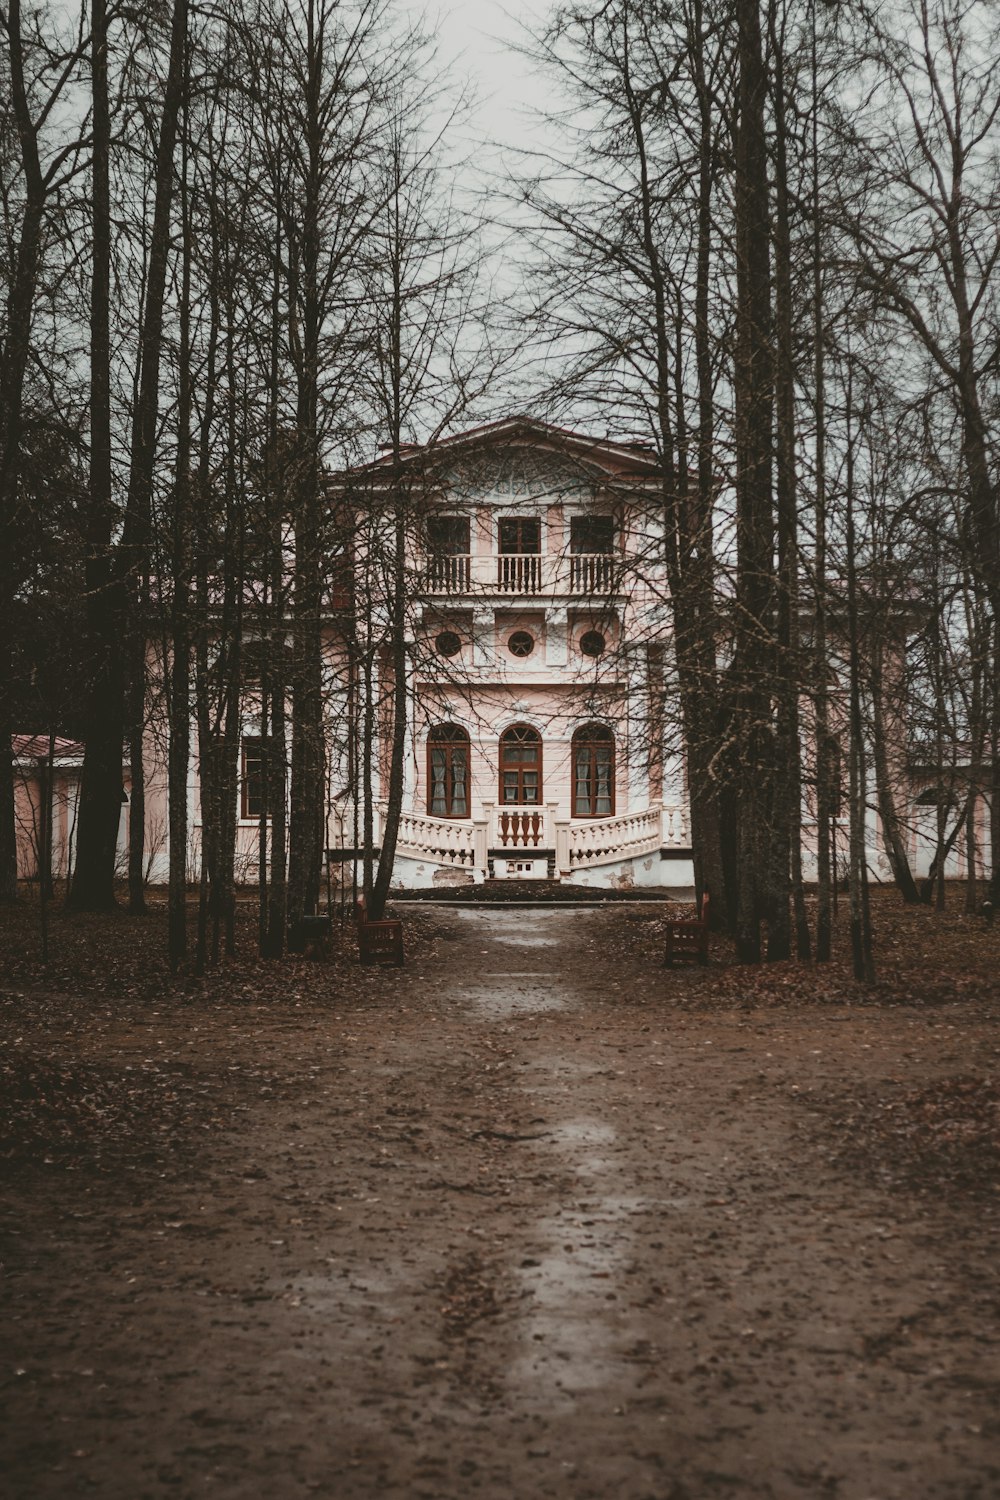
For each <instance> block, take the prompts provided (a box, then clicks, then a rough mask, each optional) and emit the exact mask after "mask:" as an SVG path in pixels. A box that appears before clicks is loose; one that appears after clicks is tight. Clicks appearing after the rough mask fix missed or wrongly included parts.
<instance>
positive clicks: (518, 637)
mask: <svg viewBox="0 0 1000 1500" xmlns="http://www.w3.org/2000/svg"><path fill="white" fill-rule="evenodd" d="M507 645H508V647H509V649H510V654H511V656H530V655H531V653H532V651H534V649H535V637H534V636H533V635H529V634H528V632H527V631H526V630H515V631H514V634H513V635H512V636H511V637H510V639H509V640H508V642H507Z"/></svg>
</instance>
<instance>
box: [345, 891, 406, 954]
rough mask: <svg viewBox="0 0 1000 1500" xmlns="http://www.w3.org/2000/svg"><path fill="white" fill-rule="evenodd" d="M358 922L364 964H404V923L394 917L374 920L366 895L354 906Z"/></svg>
mask: <svg viewBox="0 0 1000 1500" xmlns="http://www.w3.org/2000/svg"><path fill="white" fill-rule="evenodd" d="M354 915H355V919H356V921H357V924H358V956H359V958H360V959H361V962H362V963H363V964H402V963H403V962H404V959H403V924H402V922H398V921H395V920H393V919H392V918H384V919H383V920H382V921H381V922H373V921H371V919H370V918H369V916H368V910H367V907H366V905H365V898H364V896H359V897H358V899H357V903H356V905H355V908H354Z"/></svg>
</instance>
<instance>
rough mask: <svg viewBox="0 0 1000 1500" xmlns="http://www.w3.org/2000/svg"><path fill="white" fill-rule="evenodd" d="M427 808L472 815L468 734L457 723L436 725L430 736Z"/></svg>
mask: <svg viewBox="0 0 1000 1500" xmlns="http://www.w3.org/2000/svg"><path fill="white" fill-rule="evenodd" d="M427 811H428V812H429V813H431V814H433V816H434V817H435V818H467V817H468V816H469V736H468V735H467V734H466V732H465V730H464V729H460V728H459V726H458V725H457V724H435V725H434V728H433V729H432V730H431V732H430V734H429V735H428V736H427Z"/></svg>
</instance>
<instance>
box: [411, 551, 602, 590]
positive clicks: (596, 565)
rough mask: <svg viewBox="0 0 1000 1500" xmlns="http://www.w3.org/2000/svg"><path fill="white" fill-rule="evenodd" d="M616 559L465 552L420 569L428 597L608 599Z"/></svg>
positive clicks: (445, 556)
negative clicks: (596, 596)
mask: <svg viewBox="0 0 1000 1500" xmlns="http://www.w3.org/2000/svg"><path fill="white" fill-rule="evenodd" d="M620 570H621V558H620V557H619V556H617V555H616V554H615V553H611V552H589V553H571V554H568V555H565V556H562V555H557V554H550V553H544V552H500V553H482V554H479V553H477V554H472V553H468V552H463V553H454V554H443V553H442V554H440V555H439V556H435V557H429V558H427V560H426V562H425V563H424V569H423V580H422V582H423V588H424V589H426V591H427V592H428V593H430V594H469V593H476V594H566V593H572V594H607V593H610V592H613V591H614V589H615V588H616V587H617V584H618V579H619V576H620Z"/></svg>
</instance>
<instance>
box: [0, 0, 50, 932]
mask: <svg viewBox="0 0 1000 1500" xmlns="http://www.w3.org/2000/svg"><path fill="white" fill-rule="evenodd" d="M7 34H8V38H9V51H8V56H9V64H10V85H11V102H12V104H13V108H14V119H15V122H16V124H17V135H18V141H19V144H20V153H21V158H20V159H21V171H22V173H23V175H24V208H23V212H22V217H21V233H20V238H19V240H18V245H17V259H16V263H15V266H14V275H13V276H12V278H11V281H10V284H9V286H8V289H7V307H6V330H5V332H6V336H5V338H4V342H3V358H2V359H0V538H2V539H3V541H2V545H0V902H11V901H16V899H17V836H16V831H15V823H14V766H13V760H12V746H11V741H12V736H13V733H14V730H15V725H14V723H13V722H12V719H11V702H12V696H13V687H14V658H13V650H12V634H13V624H14V597H15V590H16V577H15V545H16V542H17V539H18V534H19V522H20V515H19V510H20V504H19V484H20V475H21V443H22V437H23V431H22V428H23V420H24V419H23V411H24V382H25V376H26V373H27V368H28V352H29V348H30V344H31V322H32V313H33V311H34V305H35V289H36V286H37V283H38V268H39V260H40V256H41V238H42V217H43V214H44V210H45V180H44V178H43V175H42V169H41V164H40V161H39V154H38V138H37V134H36V127H35V123H34V121H33V120H32V118H31V112H30V107H29V103H28V94H27V87H26V84H25V78H24V51H23V39H22V37H21V5H20V0H11V3H10V4H9V6H8V9H7Z"/></svg>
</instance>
